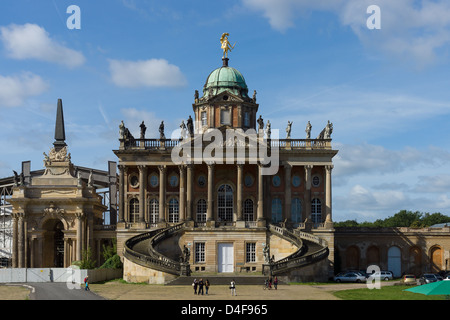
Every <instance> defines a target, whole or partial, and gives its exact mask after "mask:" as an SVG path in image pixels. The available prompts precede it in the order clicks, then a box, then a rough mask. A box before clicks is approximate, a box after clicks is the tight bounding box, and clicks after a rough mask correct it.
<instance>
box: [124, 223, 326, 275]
mask: <svg viewBox="0 0 450 320" xmlns="http://www.w3.org/2000/svg"><path fill="white" fill-rule="evenodd" d="M267 231H268V232H269V233H271V234H274V235H276V236H278V237H280V238H282V239H284V240H286V241H288V242H290V243H291V244H293V245H294V246H295V247H296V248H297V250H296V251H295V252H294V253H292V254H290V255H289V256H287V257H285V258H283V259H280V260H277V261H271V262H269V263H266V264H264V265H263V274H264V275H269V274H270V275H281V274H284V273H287V272H289V271H292V270H294V269H297V268H300V267H305V266H307V265H310V264H314V263H316V262H319V261H321V260H323V259H325V258H326V257H327V256H328V253H329V250H328V243H327V242H326V241H325V240H323V239H321V238H319V237H316V236H314V235H312V234H310V233H306V232H302V231H300V230H298V229H293V230H290V229H287V228H285V227H282V226H276V225H273V224H269V225H268V226H267ZM184 232H185V226H184V223H180V224H177V225H174V226H170V227H168V228H163V229H155V230H151V231H149V232H146V233H142V234H140V235H137V236H135V237H132V238H130V239H128V240H127V241H126V242H125V246H124V252H123V253H124V257H125V258H126V259H128V260H130V261H131V262H133V263H136V264H138V265H140V266H143V267H147V268H150V269H154V270H157V271H162V272H165V273H168V274H172V275H177V276H189V275H190V273H191V270H190V265H189V263H188V262H186V261H185V259H184V256H183V253H182V251H181V250H179V253H174V254H172V257H174V256H178V259H174V258H169V257H167V256H166V255H164V254H162V253H160V252H159V251H158V250H157V246H158V244H160V243H161V242H162V241H163V240H165V239H168V238H170V237H173V236H175V235H177V234H182V233H184Z"/></svg>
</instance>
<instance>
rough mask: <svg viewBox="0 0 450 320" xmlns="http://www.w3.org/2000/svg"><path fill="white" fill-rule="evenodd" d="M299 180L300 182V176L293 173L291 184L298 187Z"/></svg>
mask: <svg viewBox="0 0 450 320" xmlns="http://www.w3.org/2000/svg"><path fill="white" fill-rule="evenodd" d="M300 182H301V180H300V177H299V176H297V175H294V176H293V177H292V185H293V186H294V187H298V186H299V185H300Z"/></svg>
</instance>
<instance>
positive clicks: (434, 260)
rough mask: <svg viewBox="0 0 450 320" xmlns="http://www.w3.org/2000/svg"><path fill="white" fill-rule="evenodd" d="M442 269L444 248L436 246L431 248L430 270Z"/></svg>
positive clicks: (437, 270)
mask: <svg viewBox="0 0 450 320" xmlns="http://www.w3.org/2000/svg"><path fill="white" fill-rule="evenodd" d="M441 270H442V249H441V248H440V247H438V246H435V247H433V248H431V249H430V271H431V272H436V273H437V272H439V271H441Z"/></svg>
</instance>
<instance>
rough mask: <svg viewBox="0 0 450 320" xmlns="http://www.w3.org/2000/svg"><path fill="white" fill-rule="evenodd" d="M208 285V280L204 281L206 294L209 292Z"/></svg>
mask: <svg viewBox="0 0 450 320" xmlns="http://www.w3.org/2000/svg"><path fill="white" fill-rule="evenodd" d="M209 285H210V283H209V280H208V279H206V281H205V289H206V294H208V290H209Z"/></svg>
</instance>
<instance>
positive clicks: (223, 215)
mask: <svg viewBox="0 0 450 320" xmlns="http://www.w3.org/2000/svg"><path fill="white" fill-rule="evenodd" d="M217 213H218V217H219V220H221V221H233V189H232V188H231V186H230V185H228V184H223V185H221V186H220V187H219V190H218V194H217Z"/></svg>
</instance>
